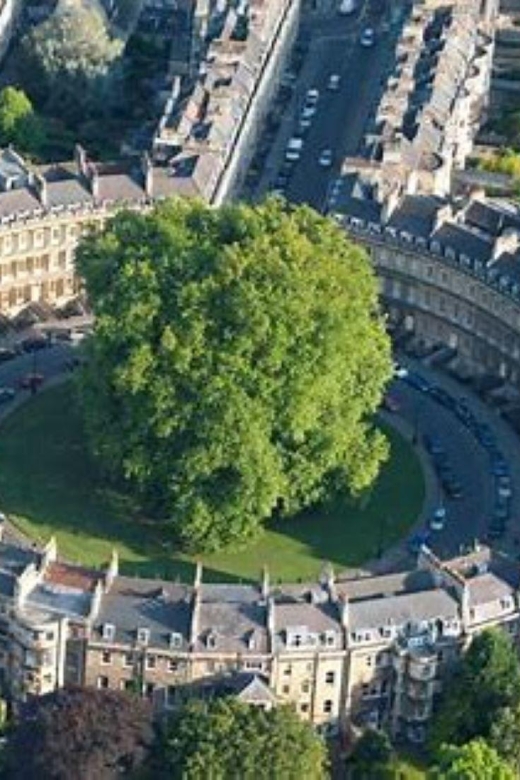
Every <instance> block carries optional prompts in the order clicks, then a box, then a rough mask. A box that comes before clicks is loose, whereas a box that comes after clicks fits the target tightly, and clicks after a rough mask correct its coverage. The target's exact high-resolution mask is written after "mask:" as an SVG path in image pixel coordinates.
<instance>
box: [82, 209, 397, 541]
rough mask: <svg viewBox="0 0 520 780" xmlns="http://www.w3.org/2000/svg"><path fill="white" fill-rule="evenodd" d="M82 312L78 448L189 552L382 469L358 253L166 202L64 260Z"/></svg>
mask: <svg viewBox="0 0 520 780" xmlns="http://www.w3.org/2000/svg"><path fill="white" fill-rule="evenodd" d="M78 267H79V270H80V272H81V274H82V275H83V277H84V278H85V280H86V286H87V291H88V295H89V297H90V300H91V303H92V306H93V309H94V312H95V315H96V329H95V334H94V337H93V338H92V340H91V344H90V351H89V361H88V366H87V368H86V370H85V372H84V374H83V381H82V388H81V392H82V399H83V404H84V408H85V410H86V420H87V428H88V431H89V433H90V439H91V442H92V444H93V449H94V451H95V453H96V455H97V457H98V459H99V460H100V461H101V462H102V463H103V464H104V466H105V468H106V469H107V471H108V472H109V473H111V474H113V475H123V476H124V477H125V478H126V479H127V480H129V481H130V482H131V483H133V485H135V486H136V487H137V488H138V490H139V493H140V496H141V499H142V500H144V502H145V505H146V506H148V507H154V508H155V509H156V511H157V512H160V513H161V514H163V516H169V517H171V518H172V520H173V522H174V526H175V529H176V532H177V533H178V534H179V535H180V537H181V539H182V540H183V541H184V542H185V544H186V546H187V547H189V548H191V549H217V548H219V547H222V546H224V545H229V544H236V543H239V542H244V541H245V540H247V539H249V538H251V537H254V536H255V535H256V534H258V532H259V530H260V528H261V526H262V522H263V521H264V519H265V518H268V517H269V516H271V514H272V513H273V511H275V510H276V512H278V513H279V514H288V513H294V512H295V510H298V509H299V508H301V507H303V506H306V505H308V504H310V503H311V502H313V501H316V500H317V499H319V498H320V497H321V496H322V495H323V493H324V491H325V490H326V489H328V488H331V487H334V488H337V487H341V488H346V489H347V488H348V489H349V490H351V491H353V492H357V491H360V490H362V489H363V488H365V487H367V486H368V485H370V484H371V483H372V481H373V480H374V478H375V477H376V475H377V473H378V469H379V467H380V464H381V462H382V461H383V460H384V459H385V457H386V455H387V447H386V440H385V439H384V438H383V436H382V435H381V434H380V433H378V432H376V431H374V429H373V427H372V423H371V419H372V416H373V414H374V412H375V410H376V409H377V407H378V405H379V403H380V400H381V394H382V391H383V388H384V386H385V383H386V382H387V381H388V379H389V377H390V375H391V360H390V347H389V340H388V338H387V336H386V334H385V331H384V327H383V322H382V319H381V317H380V315H379V310H378V299H377V286H376V281H375V278H374V275H373V273H372V270H371V268H370V266H369V263H368V262H367V259H366V255H365V253H364V252H363V251H362V250H361V249H360V248H358V247H356V246H354V245H353V244H351V243H350V242H349V241H348V240H347V239H346V237H345V235H344V233H343V232H342V231H341V230H340V229H339V228H338V227H337V226H336V225H334V224H333V223H332V222H331V221H329V220H328V219H325V218H323V217H321V216H319V215H318V214H316V213H314V212H313V211H311V210H310V209H309V208H304V207H300V208H295V209H291V210H289V209H288V208H286V207H284V206H283V205H282V204H281V203H280V202H279V201H276V200H270V201H267V202H265V203H264V204H263V205H260V206H257V207H254V208H253V207H250V206H246V205H234V206H227V207H224V208H221V209H219V210H216V209H211V208H209V207H207V206H205V205H203V204H201V203H197V202H195V203H194V202H187V201H180V200H178V201H172V202H168V203H166V204H162V205H160V206H159V207H157V208H156V209H155V210H154V211H153V213H151V214H147V215H142V214H141V215H137V214H133V213H132V214H130V213H124V214H120V215H118V216H117V217H116V218H115V219H114V220H113V221H111V222H110V224H109V225H108V226H107V227H106V229H105V230H104V231H103V232H102V233H101V234H96V235H93V236H91V237H90V238H88V239H87V240H86V241H85V242H84V243H83V244H82V246H80V248H79V251H78Z"/></svg>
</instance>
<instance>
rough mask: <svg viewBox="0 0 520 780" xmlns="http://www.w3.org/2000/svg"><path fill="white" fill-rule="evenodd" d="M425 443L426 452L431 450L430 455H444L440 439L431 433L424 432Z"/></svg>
mask: <svg viewBox="0 0 520 780" xmlns="http://www.w3.org/2000/svg"><path fill="white" fill-rule="evenodd" d="M423 444H424V449H425V450H426V452H429V453H430V455H442V454H443V453H444V452H445V450H444V447H443V446H442V444H441V442H440V440H439V439H438V438H437V437H436V436H433V435H431V434H429V433H425V434H424V436H423Z"/></svg>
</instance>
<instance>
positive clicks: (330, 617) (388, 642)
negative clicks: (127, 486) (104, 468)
mask: <svg viewBox="0 0 520 780" xmlns="http://www.w3.org/2000/svg"><path fill="white" fill-rule="evenodd" d="M519 585H520V567H519V566H518V564H517V563H515V562H512V561H511V560H509V559H508V558H506V557H504V556H501V555H498V554H496V553H493V552H491V551H490V550H489V549H488V548H485V547H482V548H479V549H475V550H474V551H472V552H471V553H469V554H468V555H466V556H464V557H461V558H459V559H455V560H451V561H448V562H441V561H440V560H439V559H437V558H436V557H435V556H434V555H433V554H432V553H431V552H430V551H429V550H428V549H426V548H424V549H423V550H422V552H421V553H420V555H419V558H418V562H417V567H416V569H414V570H413V571H408V572H402V573H397V574H389V575H385V576H368V577H362V578H356V579H349V578H336V577H335V576H334V573H333V571H332V568H331V567H326V568H325V569H324V571H323V573H322V576H321V578H320V582H319V583H315V584H307V585H305V584H298V585H293V584H287V585H279V584H276V585H274V584H271V583H270V582H269V577H268V573H267V572H266V571H264V572H263V575H262V577H261V580H260V582H259V583H258V585H254V584H251V585H224V584H211V583H206V582H204V581H203V578H202V569H201V567H200V566H198V567H197V568H196V573H195V579H194V582H193V583H192V584H191V585H183V584H179V583H173V582H169V581H159V580H146V579H139V578H130V577H125V576H121V575H120V574H119V573H118V562H117V555H116V554H115V553H114V555H113V557H112V560H111V561H110V563H109V565H108V566H107V567H106V569H104V570H103V571H94V570H87V569H84V568H81V567H78V566H73V565H70V564H67V563H64V562H60V561H59V560H58V558H57V550H56V545H55V543H54V541H53V540H51V541H50V542H49V544H48V545H47V546H46V547H45V548H43V549H41V550H38V549H35V548H23V547H19V546H16V545H14V544H11V543H8V542H2V543H0V596H1V600H0V679H1V683H2V686H3V689H4V693H5V695H6V696H8V697H9V698H10V699H11V700H12V701H13V703H14V704H16V702H19V701H22V700H24V699H26V698H27V697H30V696H35V695H41V694H44V693H46V692H49V691H52V690H54V689H56V688H58V687H60V686H62V685H64V684H67V683H74V684H80V685H87V686H95V687H99V688H113V689H120V690H132V691H134V692H135V691H137V692H140V693H141V694H142V695H143V696H147V697H149V698H150V699H151V700H152V701H153V702H154V705H155V707H156V708H157V710H158V712H163V711H168V710H169V709H172V708H174V707H175V706H177V705H178V704H179V702H182V701H183V700H184V699H185V698H186V697H189V696H191V695H194V694H196V695H212V694H214V693H215V692H216V691H221V692H222V691H224V692H229V693H233V694H234V695H237V696H239V697H240V698H241V699H242V700H244V701H248V702H251V703H254V704H256V705H258V706H263V707H266V708H267V707H273V706H275V705H276V704H277V703H280V702H286V703H291V704H292V705H293V706H294V707H295V708H296V709H297V711H298V712H299V714H300V716H301V717H302V718H303V719H305V720H308V721H309V722H310V723H312V724H313V725H314V726H316V727H317V728H320V729H321V730H323V731H328V732H336V731H338V730H340V731H344V730H346V729H349V728H351V727H354V728H355V727H359V728H362V727H364V726H366V725H372V726H385V727H387V728H388V729H389V730H390V731H391V732H392V734H394V735H395V736H399V737H401V738H404V739H408V740H410V741H413V742H421V741H422V740H424V738H425V735H426V726H427V723H428V719H429V718H430V715H431V712H432V707H433V704H434V701H435V697H436V695H437V694H438V692H439V690H440V688H441V686H442V684H443V680H444V679H445V678H446V675H447V674H448V673H449V669H450V666H451V665H452V664H453V662H454V660H455V659H456V658H457V657H458V656H459V654H460V652H461V651H462V650H463V649H464V648H465V647H466V646H467V644H468V642H469V641H471V637H472V636H473V635H474V634H475V633H476V632H478V631H481V630H482V629H484V628H486V627H490V626H496V625H500V626H503V627H504V628H505V630H507V631H509V632H510V633H511V634H512V635H513V636H514V637H517V636H518V626H519V616H520V610H519V601H518V587H519Z"/></svg>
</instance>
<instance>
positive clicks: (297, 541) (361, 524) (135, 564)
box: [0, 384, 424, 582]
mask: <svg viewBox="0 0 520 780" xmlns="http://www.w3.org/2000/svg"><path fill="white" fill-rule="evenodd" d="M387 433H388V435H389V438H390V441H391V445H392V459H391V462H390V463H389V464H388V465H387V466H386V467H385V468H384V469H383V472H382V474H381V476H380V478H379V479H378V482H377V484H376V485H375V487H374V488H373V490H372V491H371V493H370V496H369V497H368V498H367V499H366V500H365V501H363V500H362V501H359V502H353V501H352V500H351V499H349V498H348V497H345V496H337V497H335V498H334V500H332V501H330V502H328V503H326V504H323V505H321V506H319V507H314V508H312V509H309V510H307V511H305V512H303V513H302V514H301V515H299V516H298V517H296V518H293V519H289V520H285V521H279V522H277V523H276V524H271V525H270V526H269V527H268V529H267V531H266V533H265V534H264V535H263V536H262V537H261V538H260V539H259V540H258V541H257V542H256V543H254V544H252V545H250V546H249V547H247V548H245V549H243V550H238V551H235V552H233V551H231V552H229V551H226V552H224V553H218V554H215V555H208V556H202V561H203V563H204V566H205V575H204V576H205V579H206V580H207V581H209V580H213V581H221V580H224V579H225V580H226V581H230V580H231V581H237V582H238V581H240V580H244V579H245V580H257V579H258V576H259V573H260V570H261V568H262V566H263V565H264V564H265V565H268V566H269V569H270V571H271V575H272V578H273V580H274V581H277V580H285V581H287V580H298V579H314V578H316V577H317V576H318V574H319V572H320V569H321V568H322V566H323V563H324V562H325V561H328V562H331V563H333V564H334V565H335V566H336V567H337V568H339V569H342V568H346V567H349V566H359V565H360V564H361V563H363V562H364V561H366V560H368V559H370V558H373V557H376V556H377V554H378V552H381V551H382V550H383V549H384V548H386V547H387V546H388V545H389V544H392V543H393V542H395V541H397V540H398V539H399V538H401V537H403V536H404V535H405V534H406V532H407V530H408V529H409V527H410V525H411V524H412V523H413V520H414V518H415V517H416V516H417V514H418V512H419V510H420V508H421V505H422V501H423V498H424V483H423V478H422V473H421V469H420V465H419V462H418V460H417V458H416V456H415V454H414V453H413V452H412V450H411V448H410V446H409V444H407V443H406V442H405V441H404V440H403V439H402V438H401V437H400V436H399V435H398V434H396V433H395V432H394V431H392V430H387ZM0 497H1V507H0V508H1V509H2V510H3V511H5V512H7V513H8V514H10V515H14V516H16V522H17V525H18V526H19V528H20V530H21V531H22V532H24V533H26V534H28V535H29V536H32V537H33V538H34V537H36V538H37V539H38V540H39V541H46V540H47V539H48V538H49V537H50V536H51V535H52V534H55V535H56V536H57V538H58V545H59V549H60V553H61V554H62V555H63V556H64V557H66V558H68V559H70V560H74V561H78V562H81V563H84V564H87V565H91V566H92V565H93V566H99V565H101V564H102V563H103V562H104V561H107V560H108V559H109V557H110V553H111V550H112V548H113V547H116V548H117V549H118V551H119V554H120V560H121V569H122V571H123V572H124V573H125V574H131V575H139V576H151V577H161V578H166V579H176V578H179V579H181V580H182V581H186V582H190V581H192V579H193V567H194V563H193V560H191V559H190V558H189V557H188V556H186V555H183V554H179V552H178V551H177V550H175V549H174V542H173V540H174V535H173V531H172V529H171V527H169V526H168V524H167V523H160V522H157V521H147V520H146V519H144V518H143V517H142V516H141V515H140V513H139V511H138V507H136V505H135V503H134V502H133V501H132V499H131V498H130V497H128V496H126V495H124V494H123V493H120V492H118V491H116V490H113V489H108V488H106V487H100V480H99V478H98V474H97V471H96V469H95V467H94V465H93V464H92V462H91V461H90V460H89V457H88V455H87V451H86V446H85V437H84V433H83V427H82V421H81V418H80V415H79V410H78V409H77V406H76V404H75V399H74V391H73V386H72V384H64V385H60V386H57V387H55V388H53V389H52V390H48V391H46V392H44V393H42V394H41V395H39V396H38V397H36V398H35V399H34V400H33V401H32V402H31V403H30V404H29V405H27V406H25V407H22V408H20V409H19V410H17V411H15V412H13V414H12V415H11V416H9V417H8V418H7V419H6V420H5V421H4V422H3V423H2V426H1V435H0Z"/></svg>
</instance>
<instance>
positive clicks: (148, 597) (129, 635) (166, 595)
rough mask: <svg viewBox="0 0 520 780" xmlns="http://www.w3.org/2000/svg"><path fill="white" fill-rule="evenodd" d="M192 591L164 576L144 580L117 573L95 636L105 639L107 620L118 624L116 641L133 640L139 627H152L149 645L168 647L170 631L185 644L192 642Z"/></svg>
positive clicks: (105, 600)
mask: <svg viewBox="0 0 520 780" xmlns="http://www.w3.org/2000/svg"><path fill="white" fill-rule="evenodd" d="M190 618H191V593H190V589H189V588H187V587H186V586H184V585H177V584H174V583H171V582H165V581H160V580H140V579H132V578H130V577H116V579H115V580H114V582H113V583H112V586H111V588H110V590H109V592H108V593H107V594H105V595H104V596H103V598H102V601H101V608H100V610H99V613H98V616H97V619H96V621H95V624H94V631H93V636H94V638H95V639H96V640H97V641H103V640H102V628H103V625H105V624H110V625H113V626H114V627H115V639H114V640H113V641H114V642H115V643H118V644H119V643H120V644H132V643H134V642H135V641H136V638H137V629H139V628H147V629H148V630H149V631H150V640H149V645H150V646H151V647H157V648H168V647H169V643H170V634H171V633H175V634H180V635H181V636H182V637H183V644H182V646H183V647H184V648H185V647H186V646H187V644H188V642H189V630H190Z"/></svg>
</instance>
